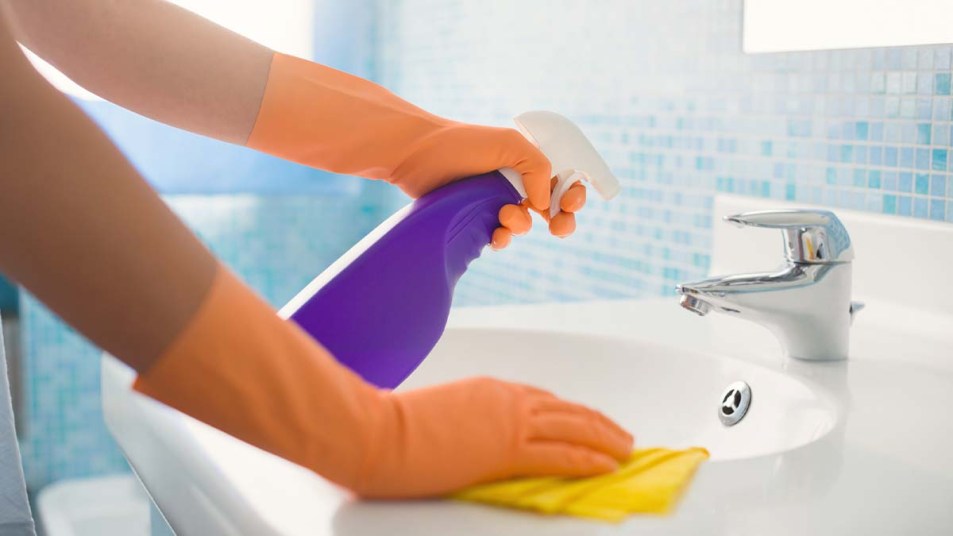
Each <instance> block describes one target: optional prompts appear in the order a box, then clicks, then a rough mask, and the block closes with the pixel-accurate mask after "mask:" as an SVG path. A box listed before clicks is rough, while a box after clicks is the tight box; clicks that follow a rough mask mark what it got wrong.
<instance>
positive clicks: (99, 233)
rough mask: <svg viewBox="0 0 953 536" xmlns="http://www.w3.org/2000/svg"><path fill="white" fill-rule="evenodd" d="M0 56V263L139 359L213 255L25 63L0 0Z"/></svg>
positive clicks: (194, 290)
mask: <svg viewBox="0 0 953 536" xmlns="http://www.w3.org/2000/svg"><path fill="white" fill-rule="evenodd" d="M65 4H69V2H66V3H64V8H65ZM0 65H2V66H3V76H0V272H3V273H5V274H6V275H8V276H10V277H11V278H12V279H14V280H16V281H17V282H19V283H21V284H22V285H23V286H25V287H26V288H27V289H28V290H29V291H30V292H32V293H33V294H35V295H36V296H37V297H38V298H39V299H40V300H41V301H43V302H44V303H45V304H46V305H47V306H49V307H50V308H51V309H52V310H53V311H55V312H56V313H57V314H59V315H60V316H62V317H63V318H64V319H65V320H66V321H67V322H68V323H70V324H71V325H73V326H74V327H75V328H77V329H78V330H79V331H80V332H81V333H83V334H84V335H86V336H87V337H89V338H90V339H91V340H92V341H93V342H95V343H97V344H98V345H100V346H101V347H103V348H104V349H106V350H108V351H110V352H112V353H113V354H114V355H116V356H117V357H119V358H121V359H123V360H124V361H126V362H127V363H129V364H130V365H132V366H133V367H135V368H137V369H138V370H144V369H145V368H147V367H148V366H149V364H151V362H152V360H153V359H155V358H156V357H157V356H158V355H160V353H161V352H162V351H163V350H164V349H165V347H166V346H167V345H168V344H169V343H170V342H171V341H172V340H173V338H174V337H175V336H176V335H177V334H178V333H179V331H180V330H181V329H182V328H183V326H185V324H186V323H187V321H188V320H189V318H191V317H192V315H193V314H194V313H195V311H196V309H197V308H198V306H199V304H200V303H201V301H202V299H203V297H204V296H205V294H206V292H207V291H208V289H209V287H210V285H211V281H212V277H213V276H214V274H215V269H216V260H215V259H214V257H212V255H211V254H210V253H209V252H208V250H206V249H205V247H204V246H202V245H201V243H199V241H198V240H197V239H196V238H195V237H194V235H193V234H192V233H191V232H190V231H189V230H188V229H187V228H186V227H185V226H184V225H183V224H182V223H181V222H180V221H179V220H178V219H177V218H176V217H175V215H174V214H173V213H172V212H171V211H170V210H169V209H168V208H167V207H166V205H165V204H164V203H163V202H162V200H161V199H160V198H159V197H158V195H157V194H156V193H155V192H154V191H153V190H152V189H150V188H149V186H148V185H147V184H146V183H145V181H143V180H142V178H140V177H139V175H138V174H137V173H136V171H135V169H133V168H132V166H131V165H129V163H128V162H126V160H125V159H124V158H123V156H122V155H121V154H120V153H119V151H118V150H116V149H115V148H114V147H113V145H112V144H111V143H110V142H109V140H108V139H107V138H106V136H105V135H103V134H102V132H101V131H100V130H99V129H98V128H97V127H96V126H95V125H94V124H93V123H92V122H91V121H90V120H89V119H87V117H86V116H85V115H84V114H83V113H82V112H81V111H79V110H78V109H77V108H76V107H75V106H74V105H73V104H72V103H71V102H70V101H69V99H67V98H66V97H64V96H63V95H61V94H60V93H59V92H58V91H57V90H55V89H54V88H52V87H51V86H50V85H49V84H47V83H46V81H45V80H43V79H42V77H40V75H39V74H38V73H37V72H36V71H35V70H34V69H33V68H32V66H31V65H30V64H29V62H28V61H27V59H26V58H25V57H24V56H23V54H22V53H21V52H20V49H19V47H18V46H17V45H16V43H15V41H14V40H13V36H12V34H11V32H10V30H9V28H8V27H7V24H6V20H5V17H4V10H3V4H0Z"/></svg>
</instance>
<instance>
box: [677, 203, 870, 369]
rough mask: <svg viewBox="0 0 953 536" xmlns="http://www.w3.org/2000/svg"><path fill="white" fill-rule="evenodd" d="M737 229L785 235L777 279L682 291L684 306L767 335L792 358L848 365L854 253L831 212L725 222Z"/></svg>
mask: <svg viewBox="0 0 953 536" xmlns="http://www.w3.org/2000/svg"><path fill="white" fill-rule="evenodd" d="M725 220H726V221H728V222H730V223H734V224H736V225H739V226H748V227H764V228H772V229H780V230H781V231H782V232H783V234H784V251H785V261H784V264H783V266H782V267H781V268H779V269H778V271H777V272H773V273H770V272H768V273H754V274H737V275H728V276H723V277H715V278H711V279H705V280H703V281H696V282H693V283H683V284H681V285H678V287H677V290H678V293H679V294H681V296H682V298H681V305H682V307H684V308H685V309H688V310H689V311H692V312H694V313H697V314H699V315H701V316H705V315H707V314H708V313H709V312H712V311H715V312H721V313H726V314H731V315H735V316H738V317H740V318H745V319H748V320H752V321H754V322H757V323H759V324H762V325H764V326H766V327H767V328H768V329H770V330H771V331H772V332H773V333H774V334H775V335H776V336H777V337H778V338H779V339H780V340H781V345H782V347H783V348H784V351H785V353H786V354H787V355H789V356H791V357H796V358H799V359H809V360H838V359H846V358H847V353H848V339H849V334H848V332H849V329H850V323H851V318H852V316H853V314H854V313H856V312H857V311H859V310H860V307H861V306H862V305H861V304H851V301H850V295H851V261H853V259H854V250H853V248H852V246H851V242H850V236H849V235H848V233H847V229H846V228H844V225H843V224H842V223H841V221H840V220H839V219H838V218H837V216H835V215H834V213H833V212H829V211H824V210H768V211H762V212H748V213H745V214H738V215H735V216H728V217H726V218H725Z"/></svg>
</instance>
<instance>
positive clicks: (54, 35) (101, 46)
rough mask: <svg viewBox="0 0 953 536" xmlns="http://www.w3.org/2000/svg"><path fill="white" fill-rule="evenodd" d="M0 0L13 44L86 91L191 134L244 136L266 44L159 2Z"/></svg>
mask: <svg viewBox="0 0 953 536" xmlns="http://www.w3.org/2000/svg"><path fill="white" fill-rule="evenodd" d="M223 1H226V0H223ZM3 2H6V3H7V5H8V8H9V18H8V22H9V23H10V26H11V27H12V30H13V32H14V35H15V37H16V38H17V39H18V40H19V41H20V42H21V43H23V44H24V45H25V46H26V47H27V48H29V49H30V50H32V51H33V52H35V53H36V54H37V55H39V56H41V57H42V58H43V59H45V60H46V61H48V62H49V63H51V64H52V65H53V66H55V67H56V68H57V69H59V70H60V71H62V72H63V73H64V74H66V75H67V76H69V77H70V78H72V79H73V80H74V81H75V82H76V83H78V84H79V85H81V86H83V87H84V88H86V89H88V90H89V91H92V92H93V93H96V94H97V95H99V96H101V97H103V98H105V99H107V100H109V101H112V102H114V103H116V104H118V105H120V106H122V107H124V108H128V109H130V110H133V111H135V112H138V113H140V114H142V115H145V116H148V117H151V118H153V119H156V120H158V121H161V122H163V123H167V124H170V125H174V126H177V127H179V128H183V129H186V130H190V131H192V132H196V133H199V134H204V135H206V136H210V137H213V138H218V139H221V140H225V141H229V142H233V143H238V144H244V142H245V140H247V139H248V135H249V133H250V132H251V130H252V127H253V126H254V122H255V117H256V115H257V112H258V108H259V104H260V103H261V97H262V94H263V92H264V89H265V82H266V80H267V77H268V67H269V64H270V62H271V56H272V51H271V50H270V49H268V48H267V47H264V46H262V45H260V44H258V43H255V42H254V41H251V40H249V39H246V38H244V37H242V36H240V35H238V34H236V33H234V32H231V31H229V30H227V29H225V28H222V27H221V26H218V25H216V24H214V23H212V22H210V21H208V20H206V19H204V18H202V17H200V16H198V15H195V14H193V13H191V12H189V11H187V10H184V9H182V8H180V7H178V6H176V5H174V4H170V3H168V2H164V1H162V0H0V3H3Z"/></svg>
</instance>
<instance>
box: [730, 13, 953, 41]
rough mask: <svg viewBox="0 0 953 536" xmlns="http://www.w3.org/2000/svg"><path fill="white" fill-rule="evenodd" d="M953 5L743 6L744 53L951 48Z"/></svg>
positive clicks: (952, 39) (952, 38)
mask: <svg viewBox="0 0 953 536" xmlns="http://www.w3.org/2000/svg"><path fill="white" fill-rule="evenodd" d="M951 20H953V0H798V1H796V2H795V1H791V0H744V32H743V33H744V39H743V49H744V51H745V52H748V53H752V52H785V51H797V50H822V49H832V48H865V47H887V46H905V45H928V44H937V43H953V23H951V22H950V21H951Z"/></svg>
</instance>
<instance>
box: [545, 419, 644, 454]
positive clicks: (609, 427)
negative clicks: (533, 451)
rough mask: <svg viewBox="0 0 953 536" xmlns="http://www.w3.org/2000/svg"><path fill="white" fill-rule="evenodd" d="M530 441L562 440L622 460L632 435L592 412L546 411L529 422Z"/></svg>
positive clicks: (630, 448)
mask: <svg viewBox="0 0 953 536" xmlns="http://www.w3.org/2000/svg"><path fill="white" fill-rule="evenodd" d="M529 438H530V440H544V441H562V442H564V443H569V444H571V445H580V446H583V447H588V448H590V449H592V450H595V451H598V452H602V453H603V454H608V455H609V456H612V457H613V458H615V459H617V460H620V461H621V460H624V459H626V458H628V457H629V455H630V454H631V453H632V436H630V435H629V434H627V433H625V432H623V431H622V430H621V429H619V428H618V427H617V426H615V425H614V423H607V422H605V421H604V420H602V419H598V418H595V417H594V416H592V415H582V414H571V413H547V414H543V415H538V416H536V417H533V419H532V420H531V421H530V423H529Z"/></svg>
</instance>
